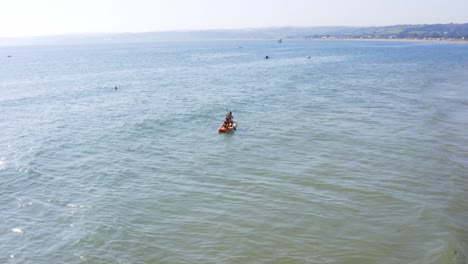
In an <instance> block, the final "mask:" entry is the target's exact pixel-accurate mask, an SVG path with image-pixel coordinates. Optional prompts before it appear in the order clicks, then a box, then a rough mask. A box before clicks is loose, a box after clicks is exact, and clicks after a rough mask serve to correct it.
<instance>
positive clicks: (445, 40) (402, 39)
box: [306, 37, 468, 44]
mask: <svg viewBox="0 0 468 264" xmlns="http://www.w3.org/2000/svg"><path fill="white" fill-rule="evenodd" d="M306 39H307V40H323V41H330V40H351V41H388V42H427V43H451V44H468V40H465V39H432V38H429V39H427V38H426V39H417V38H413V39H411V38H335V37H330V38H306Z"/></svg>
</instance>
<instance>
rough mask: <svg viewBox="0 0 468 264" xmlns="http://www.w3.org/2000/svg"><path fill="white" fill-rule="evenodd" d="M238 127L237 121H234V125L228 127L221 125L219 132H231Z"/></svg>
mask: <svg viewBox="0 0 468 264" xmlns="http://www.w3.org/2000/svg"><path fill="white" fill-rule="evenodd" d="M236 127H237V123H236V122H234V123H232V125H230V126H228V127H223V126H221V127H220V128H219V129H218V133H229V132H231V131H234V130H235V129H236Z"/></svg>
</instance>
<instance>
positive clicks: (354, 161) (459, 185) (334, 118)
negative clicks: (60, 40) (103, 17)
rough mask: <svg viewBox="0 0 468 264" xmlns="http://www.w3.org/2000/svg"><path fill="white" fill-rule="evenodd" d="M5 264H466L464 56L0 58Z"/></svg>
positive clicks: (85, 50)
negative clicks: (231, 128)
mask: <svg viewBox="0 0 468 264" xmlns="http://www.w3.org/2000/svg"><path fill="white" fill-rule="evenodd" d="M8 56H10V57H8ZM265 56H269V58H270V59H268V60H267V59H264V58H265ZM308 57H310V58H308ZM116 88H117V89H116ZM226 110H230V111H232V112H233V115H234V119H235V121H237V122H238V125H239V126H238V130H237V131H235V133H232V134H218V133H217V129H218V127H219V126H220V125H221V123H222V122H223V119H224V116H225V114H226ZM0 263H39V264H41V263H44V264H46V263H47V264H48V263H220V264H224V263H239V264H241V263H278V264H282V263H356V264H366V263H369V264H373V263H384V264H386V263H405V264H407V263H412V264H415V263H421V264H430V263H457V264H459V263H460V264H464V263H468V45H457V44H444V43H421V42H418V43H412V42H373V41H290V40H285V41H283V43H278V42H277V41H275V40H271V41H219V42H214V41H213V42H208V41H205V42H159V43H130V44H102V45H76V46H73V45H69V46H15V47H1V48H0Z"/></svg>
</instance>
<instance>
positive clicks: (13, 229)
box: [11, 227, 23, 234]
mask: <svg viewBox="0 0 468 264" xmlns="http://www.w3.org/2000/svg"><path fill="white" fill-rule="evenodd" d="M11 231H12V232H14V233H19V234H22V233H23V229H21V228H19V227H15V228H12V229H11Z"/></svg>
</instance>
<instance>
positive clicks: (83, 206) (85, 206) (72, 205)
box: [67, 204, 89, 208]
mask: <svg viewBox="0 0 468 264" xmlns="http://www.w3.org/2000/svg"><path fill="white" fill-rule="evenodd" d="M67 207H71V208H89V206H87V205H84V204H67Z"/></svg>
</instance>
